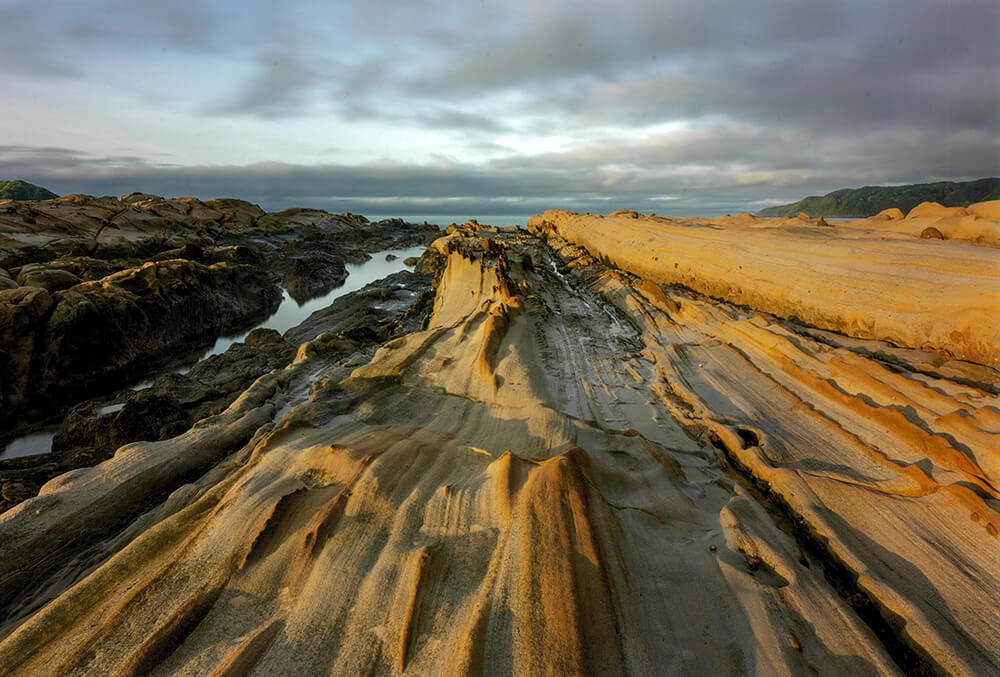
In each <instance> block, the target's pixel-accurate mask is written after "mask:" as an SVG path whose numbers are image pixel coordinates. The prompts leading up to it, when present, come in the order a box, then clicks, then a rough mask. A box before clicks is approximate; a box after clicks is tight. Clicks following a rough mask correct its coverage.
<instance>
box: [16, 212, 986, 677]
mask: <svg viewBox="0 0 1000 677" xmlns="http://www.w3.org/2000/svg"><path fill="white" fill-rule="evenodd" d="M306 217H309V218H311V215H310V214H306V215H305V216H304V217H302V218H306ZM733 219H734V220H733V222H732V223H729V224H728V225H727V224H726V223H724V222H722V221H720V222H719V223H716V224H715V226H714V227H709V226H707V225H704V224H699V223H696V222H685V223H682V222H679V221H676V220H671V219H665V218H640V217H638V215H635V216H633V215H631V214H628V215H622V216H618V217H614V218H604V219H602V218H600V217H590V216H586V217H585V216H580V215H573V214H568V213H564V212H549V213H546V214H545V215H541V216H538V217H535V218H534V219H532V222H531V224H530V228H529V230H530V232H526V231H524V230H519V229H513V228H510V229H495V228H486V227H479V226H477V225H476V224H468V225H466V226H464V227H456V228H450V229H449V232H448V234H447V235H446V236H444V237H442V238H441V239H439V240H437V241H435V242H434V243H433V245H432V246H431V248H430V250H429V252H428V253H427V254H426V255H425V257H424V259H423V260H422V261H421V262H420V266H419V268H420V271H421V272H423V273H428V274H433V276H434V283H433V284H434V297H433V301H431V299H430V296H429V295H427V294H426V293H425V292H424V291H421V290H422V289H423V290H426V289H428V288H429V285H430V284H431V283H430V280H427V279H425V280H424V281H423V282H421V281H420V280H417V279H400V280H399V281H398V283H397V282H392V283H389V284H386V285H383V286H382V289H383V291H381V292H378V291H374V290H368V291H367V292H366V293H367V294H368V296H367V297H362V296H359V297H356V298H354V299H353V300H350V301H348V300H346V299H347V298H348V297H345V299H344V300H342V304H343V305H342V308H341V311H340V312H339V313H338V312H337V311H335V310H333V309H331V310H330V311H323V312H322V313H321V314H319V315H317V316H314V317H313V318H311V319H310V321H309V322H307V323H305V324H304V325H303V326H301V327H299V328H297V329H296V330H293V331H291V332H289V333H288V334H287V335H286V337H285V339H284V340H285V341H291V342H292V343H298V344H299V345H298V348H297V352H296V353H295V356H294V358H293V359H291V361H289V362H287V363H286V364H284V365H283V366H277V367H275V368H274V369H272V370H271V371H268V372H266V373H262V374H261V375H260V376H259V377H258V378H256V380H254V381H253V382H252V383H251V384H249V385H248V386H247V387H246V388H245V389H244V390H243V391H242V392H241V393H240V394H239V395H238V396H237V397H236V398H235V399H234V400H232V401H231V403H229V404H228V405H227V406H225V408H224V409H222V410H221V411H213V412H212V413H208V412H200V413H199V414H198V416H201V415H204V417H203V418H200V420H197V421H196V422H195V423H194V424H193V425H192V426H191V427H190V428H189V429H188V430H186V431H185V432H183V433H181V434H179V435H176V436H174V437H170V438H168V439H163V440H159V441H138V442H133V443H130V444H126V445H124V446H122V447H121V448H119V449H118V450H117V452H116V453H115V454H114V456H113V457H112V458H110V459H108V460H105V461H103V462H102V463H100V464H98V465H96V466H94V467H91V468H80V469H77V470H74V471H72V472H69V473H66V474H64V475H61V476H59V477H56V478H55V479H52V480H51V481H49V482H48V483H46V484H45V486H44V487H42V490H41V492H40V493H39V495H38V496H37V497H34V498H31V499H28V500H26V501H24V502H22V503H20V504H19V505H17V506H15V507H14V508H12V509H10V510H8V511H6V512H5V513H2V514H0V542H2V543H3V544H4V547H3V550H2V554H0V612H2V616H0V617H2V618H3V619H4V620H2V621H0V672H2V673H3V674H10V675H36V674H61V675H62V674H65V675H75V674H79V675H85V674H154V675H168V674H195V673H197V674H211V675H235V674H241V675H242V674H256V675H270V674H303V675H307V674H334V675H357V674H483V673H486V674H511V673H513V674H524V675H534V674H560V675H561V674H600V675H614V674H676V675H690V674H720V675H725V674H733V675H737V674H748V673H749V674H768V675H772V674H775V675H799V674H818V675H845V674H851V675H865V674H871V675H896V674H917V675H926V674H942V675H943V674H961V675H982V674H993V673H997V672H998V671H1000V650H998V648H997V645H996V637H998V636H1000V613H998V612H997V606H996V603H995V600H996V599H997V598H998V596H1000V557H998V556H997V552H998V546H1000V538H998V533H997V529H998V527H1000V512H998V506H1000V496H998V486H1000V457H998V456H997V454H996V449H997V448H998V446H1000V445H998V442H1000V416H998V415H997V412H998V411H1000V402H998V397H997V393H998V392H1000V374H998V372H997V370H996V353H995V351H994V350H993V349H995V347H996V345H997V342H996V341H995V340H994V338H995V333H991V332H995V331H996V325H995V317H996V316H995V315H992V316H991V315H989V314H988V311H989V310H991V309H992V310H996V301H997V294H998V289H997V287H998V281H997V278H996V275H995V273H996V267H995V263H996V261H997V259H996V254H997V252H996V251H995V250H992V249H989V248H986V247H976V246H972V245H969V244H967V243H960V242H956V241H954V240H942V241H936V240H921V239H919V237H916V236H912V235H904V234H900V235H898V236H897V237H896V238H891V239H888V240H883V239H881V237H882V236H880V235H868V234H866V233H864V232H863V231H860V230H850V231H847V233H846V234H845V233H844V232H842V230H841V229H840V228H839V227H838V226H836V225H835V224H832V227H816V226H815V225H814V224H804V223H792V224H790V225H787V226H771V227H766V226H763V227H762V226H759V225H758V226H753V227H751V226H740V225H739V223H740V222H741V217H733ZM761 221H763V220H761ZM792 221H795V220H792ZM636 243H639V244H636ZM931 254H933V255H931ZM887 265H891V266H893V268H892V274H891V275H888V274H886V273H885V272H880V270H882V269H883V267H884V266H887ZM991 271H992V272H991ZM404 278H405V276H404ZM421 285H428V286H421ZM845 285H846V287H845ZM901 286H902V287H903V288H904V290H905V293H900V291H899V289H900V287H901ZM15 291H17V292H18V293H21V294H22V295H23V294H27V295H29V296H32V298H35V299H36V301H35V302H36V303H39V304H41V305H44V303H45V301H44V299H45V298H47V297H46V296H43V294H47V293H46V292H43V291H41V290H36V291H33V292H27V293H26V292H24V291H22V290H15ZM7 293H9V292H7ZM57 293H63V292H57ZM927 297H931V298H927ZM48 298H51V297H48ZM893 301H894V302H893ZM23 302H24V303H29V300H28V299H25V300H24V301H23ZM365 307H367V308H370V309H371V310H370V315H369V316H368V317H370V320H369V319H362V320H361V321H362V322H367V323H370V324H371V325H372V326H370V327H367V328H366V327H365V326H363V325H358V326H351V325H350V322H349V321H348V320H349V318H350V317H352V316H353V315H354V314H355V312H356V311H357V312H358V313H360V312H361V310H362V308H365ZM379 313H388V315H380V314H379ZM921 315H929V316H930V317H929V319H925V320H920V319H919V316H921ZM830 318H834V320H831V319H830ZM836 318H839V319H836ZM939 324H943V325H944V327H943V328H940V327H938V325H939ZM366 329H367V330H366ZM942 332H943V333H942ZM954 332H960V333H961V334H962V337H961V338H958V337H957V336H954V335H953V333H954ZM261 338H262V339H263V337H261ZM887 339H891V342H890V341H889V340H887ZM268 340H271V341H273V340H275V337H273V336H271V337H269V339H268ZM991 341H993V343H992V349H991ZM376 346H378V347H377V350H376ZM927 348H933V350H927ZM963 360H964V361H963ZM122 411H124V410H122ZM192 418H196V416H192ZM15 489H16V488H15Z"/></svg>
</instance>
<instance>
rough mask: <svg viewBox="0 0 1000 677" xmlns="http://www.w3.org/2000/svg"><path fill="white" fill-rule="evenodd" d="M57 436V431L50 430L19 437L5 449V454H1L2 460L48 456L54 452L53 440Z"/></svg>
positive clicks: (0, 458)
mask: <svg viewBox="0 0 1000 677" xmlns="http://www.w3.org/2000/svg"><path fill="white" fill-rule="evenodd" d="M55 436H56V431H55V430H48V431H42V432H37V433H32V434H30V435H25V436H24V437H18V438H17V439H16V440H14V441H13V442H11V443H10V444H8V445H7V446H6V447H5V448H4V450H3V453H0V460H7V459H9V458H20V457H22V456H33V455H35V454H48V453H50V452H51V451H52V438H53V437H55Z"/></svg>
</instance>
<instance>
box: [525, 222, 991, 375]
mask: <svg viewBox="0 0 1000 677" xmlns="http://www.w3.org/2000/svg"><path fill="white" fill-rule="evenodd" d="M943 218H948V217H943ZM927 223H928V222H927V221H926V220H924V221H922V222H921V227H926V226H927ZM543 225H547V226H549V227H550V228H551V229H553V230H554V232H556V233H558V234H559V236H560V237H563V238H565V239H566V240H567V241H569V242H572V243H573V244H576V245H579V246H581V247H584V248H586V249H588V250H589V251H590V252H593V254H594V255H595V256H600V257H601V258H602V259H604V260H606V261H608V262H610V263H612V264H613V265H615V266H618V267H620V268H622V269H624V270H628V271H630V272H632V273H634V274H636V275H640V276H642V277H643V278H646V279H648V280H650V281H652V282H655V283H658V284H668V285H669V284H676V285H682V286H685V287H687V288H690V289H692V290H694V291H697V292H699V293H702V294H705V295H708V296H711V297H713V298H717V299H720V300H724V301H727V302H730V303H735V304H739V305H743V306H747V307H750V308H754V309H757V310H762V311H765V312H769V313H773V314H775V315H778V316H780V317H784V318H789V319H796V320H798V321H800V322H802V323H804V324H809V325H812V326H816V327H820V328H823V329H829V330H833V331H836V332H839V333H842V334H847V335H849V336H854V337H858V338H869V339H878V340H885V341H890V342H892V343H894V344H896V345H898V346H902V347H909V348H920V349H926V350H937V351H940V352H942V353H944V354H947V355H949V356H952V357H956V358H958V359H962V360H970V361H973V362H978V363H980V364H983V365H986V366H989V367H992V368H996V367H998V366H1000V322H998V321H997V317H998V312H1000V250H998V249H996V248H991V247H977V246H973V245H971V244H968V243H960V242H942V241H940V240H927V239H921V238H919V237H914V236H912V235H904V234H893V235H895V237H887V235H886V234H885V233H883V232H880V231H873V230H867V229H864V228H863V227H856V228H840V227H837V228H834V227H824V226H819V225H816V224H815V223H813V222H808V223H804V222H802V221H801V220H792V222H791V223H789V222H788V221H787V220H786V221H777V222H772V221H769V220H764V219H756V218H754V217H752V216H749V215H746V217H742V218H732V219H728V220H726V219H719V220H716V221H715V222H713V221H712V220H709V219H698V220H694V219H692V220H678V219H669V218H663V217H656V216H652V217H647V218H635V217H633V216H629V215H614V214H613V215H611V216H610V217H600V216H591V215H581V214H574V213H571V212H562V211H550V212H546V213H545V214H543V215H541V216H535V217H533V218H532V221H531V226H532V227H534V228H541V227H542V226H543ZM942 225H943V224H942ZM988 225H993V226H995V225H996V224H995V222H993V221H990V222H989V224H988Z"/></svg>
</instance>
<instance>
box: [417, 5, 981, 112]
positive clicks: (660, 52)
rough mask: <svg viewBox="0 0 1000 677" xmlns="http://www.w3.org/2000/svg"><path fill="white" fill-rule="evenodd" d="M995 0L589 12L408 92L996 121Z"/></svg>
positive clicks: (575, 105) (443, 67) (487, 48)
mask: <svg viewBox="0 0 1000 677" xmlns="http://www.w3.org/2000/svg"><path fill="white" fill-rule="evenodd" d="M998 12H1000V10H998V9H997V6H996V4H995V3H992V2H975V1H962V0H958V1H956V2H954V3H952V2H949V3H941V2H883V3H875V4H874V5H873V4H871V3H863V4H862V3H821V4H818V3H801V2H784V1H780V0H777V1H776V0H771V1H769V2H762V3H738V4H736V5H735V6H730V5H729V4H726V5H724V6H713V4H712V3H699V4H697V5H691V6H689V7H685V8H677V7H675V6H672V3H659V4H656V5H655V6H651V7H647V8H646V9H645V11H641V12H632V11H624V10H621V9H619V8H617V7H608V6H604V7H597V8H590V9H589V10H588V9H586V8H585V9H581V10H580V11H578V12H572V13H567V14H559V15H554V16H551V17H547V18H546V19H545V20H544V21H541V22H539V23H538V24H536V25H533V26H529V27H528V28H527V31H526V32H525V33H523V34H520V35H516V36H513V37H509V38H504V39H500V40H497V41H489V40H488V39H487V40H484V41H483V43H482V44H480V45H479V46H478V48H477V49H475V50H473V51H469V52H463V53H453V54H451V55H449V56H450V58H446V59H442V60H441V61H440V62H439V63H437V64H436V65H435V67H434V68H432V69H430V70H429V71H428V72H426V73H424V74H422V75H420V76H419V77H417V78H413V79H410V80H408V81H407V82H406V83H405V86H406V87H407V88H408V89H407V92H408V94H409V95H411V96H414V97H420V96H440V97H445V98H449V99H451V98H459V97H473V96H489V95H491V94H495V93H497V92H498V91H510V92H515V93H518V94H520V95H522V96H523V97H524V99H525V103H526V104H530V105H531V106H532V107H534V108H535V109H536V110H540V111H543V112H544V113H545V114H546V115H560V116H566V117H568V118H569V119H570V120H573V121H574V123H575V124H577V125H587V124H619V125H622V126H633V125H637V124H643V123H650V122H654V121H656V120H669V119H676V118H689V117H702V116H710V115H723V116H728V117H733V118H737V119H744V120H754V121H757V122H769V123H773V122H778V123H781V124H796V125H805V126H812V127H821V126H822V127H831V126H832V127H836V128H838V129H841V130H856V129H860V130H869V129H874V128H878V127H881V126H885V125H893V126H897V125H900V124H913V125H919V126H928V127H933V128H937V129H945V128H950V127H954V126H956V125H962V126H977V127H980V128H984V127H987V126H996V125H997V123H998V119H1000V117H998V116H1000V107H998V98H1000V95H998V88H997V85H998V84H1000V82H998V78H1000V75H998V73H1000V51H998V47H997V44H998V41H997V39H996V35H997V29H998V26H1000V20H998Z"/></svg>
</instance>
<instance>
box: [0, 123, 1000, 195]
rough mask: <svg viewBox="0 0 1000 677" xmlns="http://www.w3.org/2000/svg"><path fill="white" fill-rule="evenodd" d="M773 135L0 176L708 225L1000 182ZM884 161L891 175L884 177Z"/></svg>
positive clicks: (924, 159) (723, 129)
mask: <svg viewBox="0 0 1000 677" xmlns="http://www.w3.org/2000/svg"><path fill="white" fill-rule="evenodd" d="M769 133H770V130H769V129H767V128H763V127H754V126H748V125H735V126H734V125H728V126H727V125H720V126H719V128H706V129H699V130H694V131H693V132H689V133H688V132H684V131H683V130H681V131H674V132H664V133H662V134H660V135H658V136H655V137H648V138H643V139H633V140H629V141H625V142H623V141H621V140H618V139H614V138H606V139H599V140H596V141H594V142H593V143H591V144H589V145H582V146H580V147H577V148H574V149H571V150H568V151H564V152H560V153H545V154H537V155H533V156H524V155H508V156H506V157H503V158H500V159H496V160H490V161H484V162H480V163H468V162H455V161H448V160H446V159H438V160H437V161H436V162H432V163H424V164H415V163H399V162H380V163H366V164H358V165H344V164H323V165H295V164H288V163H280V162H264V163H255V164H251V165H242V166H172V165H166V164H163V163H153V162H150V161H146V160H143V159H141V158H138V157H132V156H114V157H103V156H91V155H88V154H85V153H82V152H79V151H74V150H71V149H65V148H30V147H23V146H0V176H10V177H23V178H25V179H27V180H29V181H32V182H34V183H39V184H41V185H44V186H46V187H48V188H50V189H52V190H56V191H57V192H84V193H91V194H124V193H128V192H131V191H133V190H139V191H143V192H152V193H157V194H162V195H170V196H179V195H195V196H198V197H202V198H208V197H239V198H243V199H247V200H250V201H253V202H258V203H260V204H262V206H265V208H267V209H277V208H280V207H287V206H318V207H322V208H327V209H332V210H334V211H341V210H343V209H348V207H338V206H337V205H351V207H350V209H353V210H355V211H362V212H364V211H368V212H369V213H390V212H395V213H413V211H411V210H417V211H419V212H423V213H428V212H430V213H456V210H458V211H461V212H462V213H466V214H475V213H477V212H479V213H518V214H524V213H531V212H535V211H542V210H544V209H549V208H555V207H563V208H569V209H574V210H577V211H607V210H608V209H609V205H611V206H612V207H614V208H620V207H630V208H635V209H639V210H642V211H652V210H658V211H661V212H663V211H665V212H667V213H671V214H677V215H685V214H696V213H697V214H704V215H710V214H715V213H722V212H733V211H742V210H745V209H753V208H754V207H756V206H757V205H760V204H763V203H762V202H761V200H781V201H792V200H795V199H798V198H801V197H803V196H805V195H806V194H816V193H825V192H828V191H829V190H832V189H834V188H839V187H853V186H860V185H872V184H886V183H899V182H922V181H931V180H941V179H947V178H978V177H980V176H986V175H991V174H996V173H997V172H996V171H995V170H996V168H997V166H998V165H997V160H998V158H1000V139H998V137H996V136H995V135H991V134H988V133H985V132H979V131H975V130H969V131H963V132H958V133H954V134H952V135H950V136H949V137H948V138H947V139H946V144H945V145H944V146H941V145H940V144H939V143H937V142H938V141H939V140H940V139H939V138H938V135H936V134H934V133H931V132H926V131H919V130H916V131H915V130H907V129H901V130H897V131H895V132H893V133H884V132H880V133H871V134H864V135H856V136H853V137H850V138H846V139H845V138H844V137H841V136H832V135H831V136H830V137H828V138H825V139H819V140H817V139H812V138H810V137H809V136H808V135H807V134H805V133H803V132H786V134H785V136H784V137H782V138H780V139H778V140H776V145H774V146H766V148H770V149H771V152H766V151H764V150H762V148H765V146H764V141H765V140H766V139H765V137H766V136H767V135H768V134H769ZM942 147H943V148H944V149H945V156H942V154H941V153H942ZM776 148H777V149H780V151H779V150H775V149H776ZM887 158H891V159H892V160H893V162H894V164H891V165H886V160H887Z"/></svg>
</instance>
